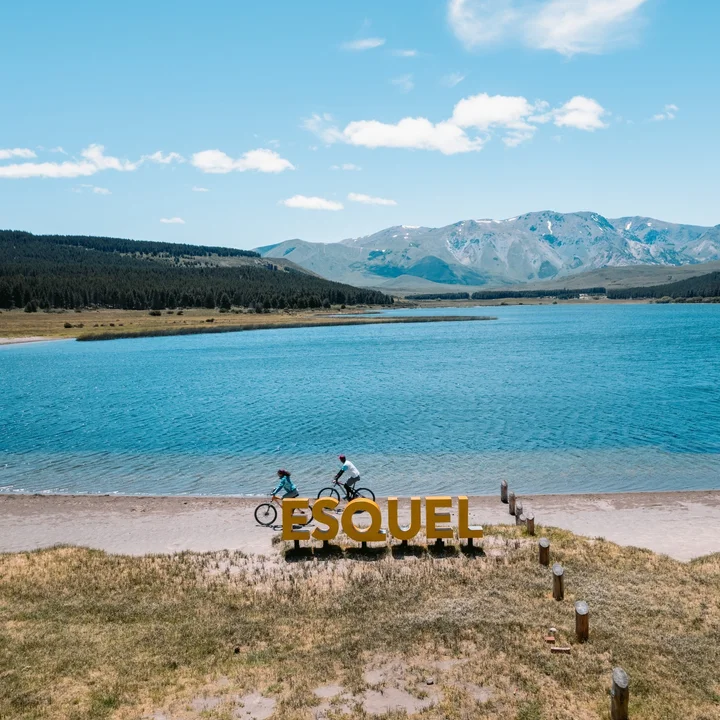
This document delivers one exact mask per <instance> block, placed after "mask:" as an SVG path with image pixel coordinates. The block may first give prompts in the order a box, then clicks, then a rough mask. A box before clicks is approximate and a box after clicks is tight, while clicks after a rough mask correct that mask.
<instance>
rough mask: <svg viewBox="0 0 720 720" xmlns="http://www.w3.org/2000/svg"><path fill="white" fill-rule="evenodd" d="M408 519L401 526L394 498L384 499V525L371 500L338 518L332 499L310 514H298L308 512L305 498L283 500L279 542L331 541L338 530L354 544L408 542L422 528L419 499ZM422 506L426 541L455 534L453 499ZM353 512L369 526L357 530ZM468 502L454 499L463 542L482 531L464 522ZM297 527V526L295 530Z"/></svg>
mask: <svg viewBox="0 0 720 720" xmlns="http://www.w3.org/2000/svg"><path fill="white" fill-rule="evenodd" d="M409 502H410V512H409V518H408V520H407V521H406V522H403V523H401V522H400V518H399V514H398V499H397V498H396V497H391V498H388V501H387V525H384V524H383V516H382V511H381V510H380V506H379V505H378V504H377V503H376V502H374V501H373V500H366V499H357V500H353V501H351V502H349V503H348V504H347V506H346V507H345V509H344V510H343V512H342V515H341V516H340V518H339V519H338V517H337V514H336V513H334V510H335V509H336V508H337V506H338V505H339V501H338V500H336V499H335V498H332V497H322V498H319V499H318V500H316V501H315V502H314V503H313V505H312V509H311V514H307V513H300V512H299V511H303V510H304V511H307V510H308V509H310V501H309V500H308V499H307V498H287V499H286V500H283V504H282V514H283V523H282V525H283V531H282V538H283V540H288V541H290V540H310V539H311V538H313V539H315V540H333V539H334V538H335V537H337V534H338V532H339V531H340V528H341V527H342V530H343V532H344V533H345V535H347V536H348V537H349V538H350V539H351V540H355V541H356V542H384V541H385V539H386V537H387V535H386V531H385V529H384V528H387V532H389V534H390V535H391V536H392V537H394V538H397V539H398V540H412V538H414V537H415V536H416V535H417V534H418V533H419V532H420V530H421V528H422V527H423V524H422V512H421V511H422V505H423V500H422V499H421V498H419V497H413V498H410V501H409ZM424 504H425V532H426V536H427V538H428V540H439V539H444V538H448V539H449V538H452V537H453V536H454V534H455V531H454V528H453V527H452V526H451V525H450V521H451V516H450V511H451V510H452V507H453V499H452V498H451V497H450V496H435V497H426V498H425V500H424ZM357 513H367V515H368V516H369V518H370V524H369V525H368V526H365V527H357V526H356V525H355V522H354V517H355V515H356V514H357ZM468 514H469V513H468V499H467V497H465V496H464V495H461V496H460V497H458V498H457V515H458V524H457V531H458V536H459V537H460V538H463V539H467V538H481V537H482V536H483V531H482V528H481V527H472V526H470V524H469V521H468ZM311 517H312V519H313V520H315V522H316V523H318V527H316V528H314V529H313V530H312V531H311V530H309V529H308V528H303V527H302V526H303V525H307V524H308V523H309V522H310V518H311ZM298 526H300V527H298Z"/></svg>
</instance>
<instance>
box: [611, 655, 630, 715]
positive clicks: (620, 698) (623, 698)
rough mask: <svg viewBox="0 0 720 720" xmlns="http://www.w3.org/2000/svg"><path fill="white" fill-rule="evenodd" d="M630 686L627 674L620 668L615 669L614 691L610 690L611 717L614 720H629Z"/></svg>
mask: <svg viewBox="0 0 720 720" xmlns="http://www.w3.org/2000/svg"><path fill="white" fill-rule="evenodd" d="M629 685H630V680H629V679H628V676H627V673H626V672H625V671H624V670H623V669H622V668H620V667H616V668H614V669H613V672H612V689H611V690H610V717H611V718H612V720H628V702H629V700H630V689H629V687H628V686H629Z"/></svg>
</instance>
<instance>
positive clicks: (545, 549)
mask: <svg viewBox="0 0 720 720" xmlns="http://www.w3.org/2000/svg"><path fill="white" fill-rule="evenodd" d="M538 547H539V548H540V564H541V565H544V566H545V567H547V566H548V565H549V564H550V541H549V540H548V539H547V538H540V542H539V543H538Z"/></svg>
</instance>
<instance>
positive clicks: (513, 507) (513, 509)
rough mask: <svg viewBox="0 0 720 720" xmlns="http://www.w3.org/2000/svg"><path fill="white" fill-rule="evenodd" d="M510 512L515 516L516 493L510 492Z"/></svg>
mask: <svg viewBox="0 0 720 720" xmlns="http://www.w3.org/2000/svg"><path fill="white" fill-rule="evenodd" d="M508 512H509V513H510V514H511V515H514V514H515V493H514V492H510V493H509V494H508Z"/></svg>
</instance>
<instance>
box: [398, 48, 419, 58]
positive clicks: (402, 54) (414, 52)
mask: <svg viewBox="0 0 720 720" xmlns="http://www.w3.org/2000/svg"><path fill="white" fill-rule="evenodd" d="M417 54H418V51H417V50H393V55H396V56H397V57H406V58H411V57H416V56H417Z"/></svg>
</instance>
